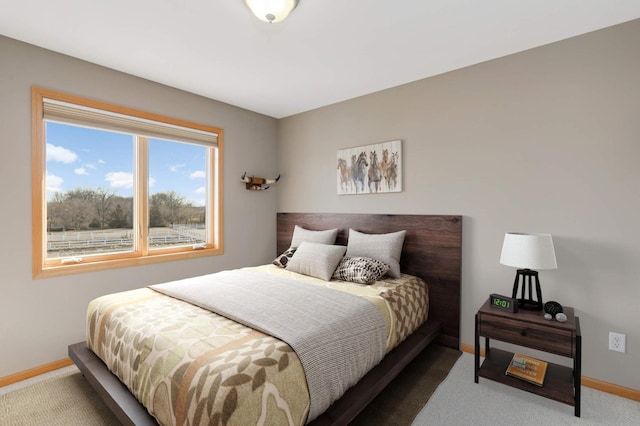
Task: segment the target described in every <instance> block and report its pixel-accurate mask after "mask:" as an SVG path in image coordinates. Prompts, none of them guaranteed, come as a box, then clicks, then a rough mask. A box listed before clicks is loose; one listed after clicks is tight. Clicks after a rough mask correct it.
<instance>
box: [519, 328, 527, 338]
mask: <svg viewBox="0 0 640 426" xmlns="http://www.w3.org/2000/svg"><path fill="white" fill-rule="evenodd" d="M527 331H528V329H526V328H525V329H524V330H522V331H521V332H520V335H521V336H526V335H527Z"/></svg>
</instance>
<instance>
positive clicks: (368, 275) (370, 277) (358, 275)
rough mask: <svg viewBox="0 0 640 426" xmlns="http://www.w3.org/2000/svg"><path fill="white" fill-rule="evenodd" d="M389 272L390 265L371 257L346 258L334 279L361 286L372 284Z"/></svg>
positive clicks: (341, 262) (334, 274)
mask: <svg viewBox="0 0 640 426" xmlns="http://www.w3.org/2000/svg"><path fill="white" fill-rule="evenodd" d="M387 271H389V265H387V264H386V263H384V262H380V261H379V260H376V259H371V258H370V257H359V256H354V257H344V258H342V260H341V261H340V263H339V264H338V267H337V268H336V270H335V272H334V273H333V277H332V278H333V279H336V280H342V281H350V282H353V283H359V284H370V283H372V282H374V281H377V280H379V279H380V278H381V277H383V276H384V274H386V273H387Z"/></svg>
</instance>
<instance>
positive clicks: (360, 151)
mask: <svg viewBox="0 0 640 426" xmlns="http://www.w3.org/2000/svg"><path fill="white" fill-rule="evenodd" d="M337 161H338V164H337V167H336V170H337V175H338V178H337V191H338V195H344V194H376V193H383V192H400V191H402V141H399V140H397V141H389V142H382V143H377V144H374V145H364V146H359V147H357V148H345V149H339V150H338V160H337Z"/></svg>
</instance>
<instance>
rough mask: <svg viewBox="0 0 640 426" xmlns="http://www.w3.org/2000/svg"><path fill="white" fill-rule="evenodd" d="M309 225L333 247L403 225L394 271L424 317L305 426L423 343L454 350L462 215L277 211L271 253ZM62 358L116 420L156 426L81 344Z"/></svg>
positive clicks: (378, 386) (356, 407)
mask: <svg viewBox="0 0 640 426" xmlns="http://www.w3.org/2000/svg"><path fill="white" fill-rule="evenodd" d="M295 225H298V226H302V227H303V228H306V229H311V230H324V229H332V228H338V229H340V231H339V232H338V239H337V241H336V244H343V245H345V244H346V242H347V237H348V230H349V228H353V229H355V230H357V231H360V232H364V233H387V232H395V231H399V230H403V229H404V230H406V231H407V234H406V237H405V242H404V246H403V250H402V258H401V262H400V269H401V270H402V272H403V273H407V274H411V275H416V276H418V277H420V278H422V279H424V280H425V281H426V282H427V283H428V285H429V319H428V321H427V322H426V323H425V324H423V325H422V326H421V327H420V328H418V330H416V331H415V332H414V333H413V334H411V335H410V336H408V337H407V338H406V339H405V340H404V341H403V342H402V343H400V344H399V345H398V346H397V347H396V348H395V349H394V350H392V351H391V352H389V353H388V354H387V356H385V358H384V359H383V360H382V361H381V362H380V364H378V365H377V366H376V367H374V368H373V369H372V370H371V371H369V373H367V375H365V376H364V377H363V378H362V379H361V380H360V381H359V382H358V383H357V384H356V385H355V386H353V387H352V388H351V389H349V390H348V391H347V392H346V393H345V394H344V395H343V397H342V398H340V399H339V400H337V401H335V402H334V403H333V404H332V405H331V406H330V407H329V408H328V409H327V411H325V412H324V413H323V414H322V415H320V416H319V417H318V418H316V419H315V420H314V421H313V422H311V423H310V424H311V425H314V426H323V425H347V424H348V423H349V422H351V421H352V420H353V419H354V418H355V417H356V416H357V414H358V413H359V412H360V411H362V409H363V408H364V407H366V406H367V405H368V404H369V403H370V402H371V401H372V400H373V398H375V396H376V395H378V394H379V393H380V392H381V391H382V390H383V389H384V387H385V386H386V385H388V384H389V383H390V382H391V381H392V380H393V379H394V378H395V377H396V376H397V375H398V374H399V373H400V372H401V371H402V369H403V368H404V367H405V366H406V365H407V364H409V363H410V362H411V361H412V360H413V359H414V358H415V357H416V356H417V355H418V354H419V353H420V352H421V351H422V350H423V349H424V348H425V347H426V346H427V345H429V344H430V343H431V342H434V341H435V342H438V343H440V344H442V345H445V346H449V347H452V348H455V349H459V347H460V270H461V254H462V253H461V251H462V217H461V216H443V215H427V216H424V215H378V214H373V215H372V214H342V213H278V215H277V226H278V231H277V252H278V253H282V252H283V251H285V250H286V249H287V248H289V243H290V242H291V237H292V235H293V229H294V226H295ZM69 356H70V357H71V359H72V360H73V362H74V363H75V364H76V365H77V366H78V368H79V369H80V371H81V372H82V374H83V375H84V376H85V377H86V379H87V381H88V382H89V383H90V384H91V386H92V387H93V388H94V389H95V390H96V391H97V393H98V394H99V395H100V397H101V398H102V399H103V400H104V402H105V403H106V405H107V406H108V407H109V408H110V409H111V410H112V411H113V413H114V414H115V416H116V417H117V418H118V420H119V421H120V423H122V424H123V425H157V423H156V420H155V419H154V418H153V417H152V416H151V415H150V414H149V413H148V412H147V410H146V408H145V407H144V406H142V404H140V403H139V402H138V401H137V400H136V398H135V397H134V396H133V395H132V394H131V393H130V392H129V390H128V389H127V388H126V386H125V385H124V384H122V382H120V380H119V379H118V378H117V377H116V376H115V375H113V374H112V373H111V372H110V371H109V370H108V369H107V367H106V365H105V364H104V363H103V362H102V361H101V360H100V358H98V357H97V356H96V355H95V354H94V353H93V352H91V351H90V350H89V349H88V348H87V345H86V342H80V343H76V344H74V345H70V346H69Z"/></svg>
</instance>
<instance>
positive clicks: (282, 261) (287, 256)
mask: <svg viewBox="0 0 640 426" xmlns="http://www.w3.org/2000/svg"><path fill="white" fill-rule="evenodd" d="M295 252H296V248H295V247H289V248H288V249H286V250H285V251H284V252H283V253H282V254H281V255H280V256H278V257H276V258H275V259H274V260H273V262H272V263H273V264H274V265H276V266H279V267H281V268H286V267H287V265H288V264H289V261H290V260H291V258H292V257H293V253H295Z"/></svg>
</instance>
